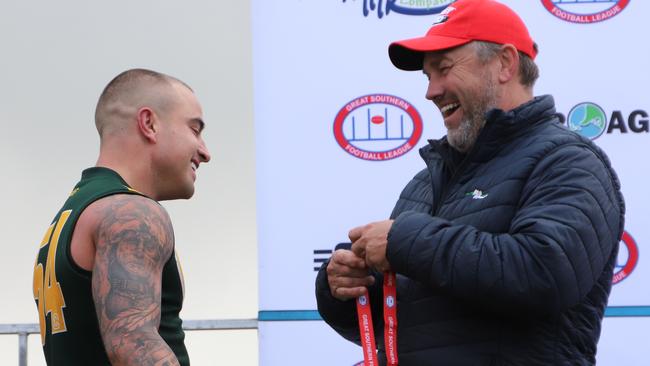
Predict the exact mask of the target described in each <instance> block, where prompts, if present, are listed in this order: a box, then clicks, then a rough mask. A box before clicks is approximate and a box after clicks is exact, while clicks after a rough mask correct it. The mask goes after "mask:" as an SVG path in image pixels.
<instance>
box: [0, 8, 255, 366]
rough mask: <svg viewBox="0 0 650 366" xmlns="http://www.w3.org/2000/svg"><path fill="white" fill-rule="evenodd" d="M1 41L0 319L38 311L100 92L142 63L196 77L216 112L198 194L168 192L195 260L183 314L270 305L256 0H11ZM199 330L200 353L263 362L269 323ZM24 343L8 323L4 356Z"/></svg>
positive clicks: (194, 344)
mask: <svg viewBox="0 0 650 366" xmlns="http://www.w3.org/2000/svg"><path fill="white" fill-rule="evenodd" d="M0 45H2V47H1V48H0V55H1V56H0V167H1V168H2V170H1V171H2V172H3V177H2V179H0V191H2V192H3V193H4V195H3V196H4V197H3V199H2V201H3V204H2V207H3V210H4V213H3V214H2V216H1V218H0V232H1V233H2V241H1V243H0V248H2V255H0V289H2V296H1V298H2V301H0V323H2V324H6V323H35V322H37V312H36V307H35V305H34V301H33V299H32V268H33V263H34V258H35V255H36V250H37V245H38V243H39V241H40V239H41V238H42V235H43V233H44V231H45V229H46V227H47V226H48V225H49V223H50V221H51V219H52V217H53V215H54V214H55V213H56V211H57V210H58V209H59V207H60V205H61V204H62V202H63V200H64V199H65V197H66V194H67V193H68V192H69V190H70V188H71V187H72V185H73V184H74V183H76V181H77V180H78V178H79V175H80V172H81V170H82V169H83V168H85V167H89V166H92V165H93V164H94V163H95V160H96V157H97V152H98V142H99V140H98V138H97V134H96V132H95V130H94V124H93V113H94V106H95V103H96V100H97V97H98V96H99V93H100V92H101V90H102V88H103V87H104V85H105V84H106V83H107V82H108V81H109V80H110V79H111V78H112V77H114V76H115V75H117V74H118V73H119V72H121V71H123V70H125V69H128V68H133V67H145V68H151V69H154V70H157V71H161V72H164V73H168V74H170V75H173V76H176V77H178V78H180V79H181V80H184V81H185V82H187V83H188V84H189V85H191V86H192V87H193V88H194V90H195V92H196V94H197V95H198V97H199V100H200V101H201V102H202V104H203V108H204V116H205V119H206V122H207V129H206V131H205V140H206V142H207V144H208V147H209V148H210V150H211V152H212V156H213V160H212V161H211V162H210V163H209V164H206V165H202V166H201V168H200V169H199V171H198V179H197V191H196V195H195V196H194V198H193V199H192V200H190V201H178V202H169V203H165V206H166V207H167V208H168V210H169V213H170V215H171V217H172V220H173V222H174V227H175V231H176V240H177V248H178V250H179V254H180V255H181V258H182V260H183V266H184V271H185V278H186V286H187V287H186V303H185V309H184V311H183V313H182V316H183V317H184V318H185V319H216V318H256V317H257V252H256V225H255V190H254V181H255V177H254V139H253V121H252V120H253V116H252V113H253V112H252V111H253V108H252V105H253V101H252V76H251V69H252V65H251V31H250V2H249V1H228V2H225V1H185V2H180V1H171V0H158V1H154V0H141V1H125V0H113V1H105V2H96V1H92V2H88V1H81V0H64V1H44V0H36V1H29V2H22V1H5V2H2V4H0ZM224 279H225V280H224ZM187 343H188V348H189V351H190V355H191V358H192V361H193V364H195V365H215V364H230V365H255V364H257V332H256V331H232V332H231V331H221V332H190V333H189V334H188V342H187ZM17 344H18V339H17V337H15V336H2V337H0V364H2V365H15V364H17V360H18V348H17ZM29 347H30V353H29V361H30V363H29V364H30V366H32V365H43V364H44V361H43V357H42V351H41V350H40V340H39V337H38V336H36V335H35V336H31V337H30V343H29Z"/></svg>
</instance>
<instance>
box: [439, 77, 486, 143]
mask: <svg viewBox="0 0 650 366" xmlns="http://www.w3.org/2000/svg"><path fill="white" fill-rule="evenodd" d="M485 80H487V84H485V86H484V87H483V89H482V90H481V93H480V95H479V96H478V97H477V98H476V99H475V100H473V101H472V102H470V103H469V105H466V106H464V107H463V108H464V109H465V110H464V112H465V113H464V116H463V120H462V121H461V122H460V125H459V126H458V129H457V130H456V131H453V132H451V131H450V132H449V133H447V141H448V142H449V145H451V147H453V148H454V149H456V150H458V151H459V152H461V153H467V152H468V151H469V150H471V149H472V147H474V143H476V139H477V138H478V135H479V133H480V132H481V130H482V129H483V126H485V122H486V121H485V115H486V114H487V112H488V111H489V110H491V109H493V108H496V105H497V102H496V99H497V96H496V94H497V93H496V85H495V83H494V82H492V79H491V78H489V77H488V75H485Z"/></svg>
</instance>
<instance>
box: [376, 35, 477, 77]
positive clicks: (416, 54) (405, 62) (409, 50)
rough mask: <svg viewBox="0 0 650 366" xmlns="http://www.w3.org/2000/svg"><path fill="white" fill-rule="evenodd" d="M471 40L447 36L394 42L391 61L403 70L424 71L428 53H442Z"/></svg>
mask: <svg viewBox="0 0 650 366" xmlns="http://www.w3.org/2000/svg"><path fill="white" fill-rule="evenodd" d="M470 41H471V40H469V39H465V38H454V37H445V36H433V35H431V36H425V37H419V38H411V39H406V40H403V41H398V42H393V43H391V44H390V46H388V56H390V61H391V62H392V63H393V65H395V67H397V68H398V69H401V70H406V71H416V70H422V60H423V59H424V54H425V53H426V52H432V51H440V50H445V49H448V48H453V47H457V46H460V45H463V44H465V43H469V42H470Z"/></svg>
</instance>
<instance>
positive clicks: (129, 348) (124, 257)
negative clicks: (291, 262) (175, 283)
mask: <svg viewBox="0 0 650 366" xmlns="http://www.w3.org/2000/svg"><path fill="white" fill-rule="evenodd" d="M105 199H106V200H107V203H106V206H105V208H103V210H102V220H101V223H100V224H99V227H98V230H97V234H96V239H95V246H96V253H95V265H94V268H93V279H92V287H93V299H94V302H95V307H96V310H97V318H98V319H99V327H100V331H101V334H102V339H103V342H104V348H105V349H106V352H107V354H108V356H109V359H110V360H111V363H112V364H113V365H145V366H149V365H151V366H154V365H155V366H158V365H160V366H163V365H165V366H166V365H178V360H177V359H176V356H175V355H174V353H173V352H172V350H171V349H170V348H169V346H168V345H167V343H165V341H164V340H163V339H162V338H161V337H160V335H159V334H158V326H159V324H160V296H161V287H162V283H161V277H162V269H163V267H164V264H165V262H166V261H167V260H168V259H169V257H170V255H171V253H172V251H173V246H174V243H173V240H174V239H173V237H174V236H173V232H172V226H171V222H170V220H169V217H168V216H167V213H166V212H165V210H164V209H163V208H162V207H161V206H160V205H158V204H157V203H155V202H154V201H152V200H150V199H147V198H144V197H140V196H135V195H115V196H111V197H107V198H105Z"/></svg>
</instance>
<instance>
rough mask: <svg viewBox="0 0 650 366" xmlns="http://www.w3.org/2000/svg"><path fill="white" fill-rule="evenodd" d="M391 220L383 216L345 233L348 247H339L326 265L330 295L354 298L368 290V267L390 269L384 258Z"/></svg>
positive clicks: (378, 269) (380, 269) (369, 279)
mask: <svg viewBox="0 0 650 366" xmlns="http://www.w3.org/2000/svg"><path fill="white" fill-rule="evenodd" d="M392 225H393V220H384V221H377V222H373V223H370V224H368V225H364V226H359V227H356V228H354V229H352V230H350V232H349V233H348V237H349V238H350V241H352V248H351V250H345V249H339V250H337V251H335V252H334V254H332V258H331V259H330V262H329V264H328V265H327V278H328V283H329V286H330V291H331V293H332V296H334V297H335V298H337V299H339V300H349V299H353V298H357V297H359V296H361V295H365V294H366V293H367V291H368V290H367V286H370V285H372V284H373V283H374V282H375V278H374V277H373V276H371V275H370V269H375V270H377V271H380V272H383V271H388V270H390V264H389V263H388V260H387V259H386V245H387V244H388V232H389V231H390V228H391V226H392Z"/></svg>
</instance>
